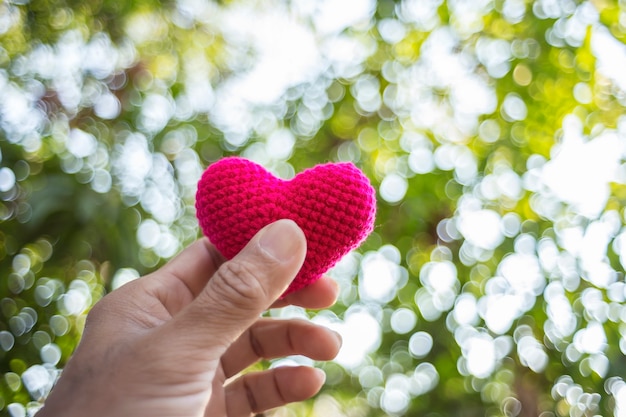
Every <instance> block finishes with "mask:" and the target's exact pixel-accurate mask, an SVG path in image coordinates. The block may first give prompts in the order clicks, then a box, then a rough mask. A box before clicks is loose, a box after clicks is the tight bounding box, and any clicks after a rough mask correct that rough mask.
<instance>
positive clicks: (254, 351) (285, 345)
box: [222, 319, 341, 378]
mask: <svg viewBox="0 0 626 417" xmlns="http://www.w3.org/2000/svg"><path fill="white" fill-rule="evenodd" d="M340 347H341V336H339V334H337V333H335V332H334V331H332V330H330V329H328V328H325V327H322V326H318V325H315V324H313V323H309V322H307V321H304V320H272V319H262V320H259V321H258V322H256V323H255V324H254V325H253V326H252V327H250V328H249V329H248V330H246V331H245V333H243V334H242V335H241V337H239V339H237V341H236V342H235V343H234V344H233V345H232V346H230V348H228V350H227V351H226V353H224V355H223V356H222V368H223V369H224V374H225V375H226V378H230V377H231V376H233V375H235V374H236V373H238V372H240V371H242V370H243V369H245V368H246V367H248V366H249V365H252V364H253V363H255V362H257V361H258V360H260V359H271V358H278V357H282V356H290V355H303V356H306V357H308V358H311V359H313V360H319V361H327V360H331V359H333V358H334V357H335V356H337V353H338V352H339V348H340Z"/></svg>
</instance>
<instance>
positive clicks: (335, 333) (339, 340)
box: [333, 330, 343, 349]
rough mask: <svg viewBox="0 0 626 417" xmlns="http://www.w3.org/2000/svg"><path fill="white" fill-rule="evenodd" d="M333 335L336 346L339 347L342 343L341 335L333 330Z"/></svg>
mask: <svg viewBox="0 0 626 417" xmlns="http://www.w3.org/2000/svg"><path fill="white" fill-rule="evenodd" d="M333 336H335V339H337V347H338V348H339V349H340V348H341V345H343V337H341V335H340V334H339V333H338V332H336V331H334V330H333Z"/></svg>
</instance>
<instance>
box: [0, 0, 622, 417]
mask: <svg viewBox="0 0 626 417" xmlns="http://www.w3.org/2000/svg"><path fill="white" fill-rule="evenodd" d="M624 42H626V2H625V1H623V0H619V1H613V0H590V1H580V0H538V1H528V0H475V1H474V0H450V1H442V0H403V1H391V0H383V1H378V2H375V1H372V0H335V1H333V0H319V1H310V0H291V1H288V0H265V1H254V0H233V1H221V2H215V1H209V0H170V1H165V2H159V1H152V0H131V1H115V0H91V1H76V0H30V1H29V0H3V1H0V147H1V148H0V150H1V152H0V372H1V373H2V374H1V376H2V377H1V378H0V414H1V415H9V416H12V417H18V416H19V417H22V416H32V415H33V414H34V413H35V411H36V410H37V408H38V407H39V406H40V404H41V401H43V399H44V398H45V396H46V394H47V392H48V391H49V389H50V387H51V385H52V383H53V381H54V380H55V378H56V376H57V375H58V373H59V372H60V370H61V369H62V367H63V365H64V363H65V362H66V361H67V359H68V357H69V356H70V354H71V353H72V351H73V349H74V347H75V346H76V343H77V341H78V340H79V338H80V334H81V328H82V325H83V323H84V319H85V314H86V312H87V311H88V310H89V308H90V307H91V306H92V305H93V304H94V303H95V302H96V301H97V300H98V299H99V298H100V297H101V296H102V295H103V294H105V293H106V292H107V291H110V290H111V289H114V288H116V287H119V286H120V285H123V284H124V283H125V282H128V281H129V280H132V279H135V278H137V277H139V276H140V275H142V274H144V273H146V272H149V271H152V270H154V269H155V268H157V267H159V266H160V265H162V264H163V263H164V262H165V261H166V260H167V259H169V258H171V257H172V256H173V255H175V254H176V253H177V252H178V251H179V250H181V249H182V248H183V247H184V246H186V245H188V244H189V243H190V242H192V241H193V240H195V239H196V238H197V237H198V235H199V229H198V226H197V222H196V220H195V215H194V194H195V190H196V183H197V180H198V178H199V176H200V175H201V173H202V171H203V169H204V168H205V167H206V166H207V165H209V164H210V163H211V162H213V161H216V160H218V159H219V158H221V157H224V156H227V155H234V154H236V155H242V156H245V157H247V158H250V159H252V160H254V161H257V162H259V163H261V164H263V165H264V166H265V167H267V168H268V169H270V170H271V171H272V172H274V173H275V174H276V175H279V176H281V177H283V178H291V177H293V176H294V175H295V173H297V172H299V171H301V170H303V169H305V168H308V167H311V166H313V165H315V164H318V163H324V162H328V161H352V162H354V163H355V164H357V166H359V167H360V168H362V169H363V170H364V172H365V173H366V174H367V175H368V177H369V178H370V179H371V181H372V183H373V184H374V186H375V188H376V190H377V193H378V216H377V221H376V229H375V231H374V233H373V234H372V236H371V237H370V238H369V239H368V240H367V241H366V242H365V244H364V245H363V246H362V247H361V248H359V250H357V251H355V252H354V253H351V254H350V255H349V256H347V257H346V258H345V259H344V260H343V261H342V262H341V263H340V264H339V265H338V266H337V267H336V268H334V270H333V271H332V275H333V276H334V277H335V278H336V279H337V281H338V282H339V284H340V286H341V295H340V298H339V301H338V303H337V305H336V306H334V307H333V308H332V309H329V310H324V311H305V310H303V309H300V308H295V307H294V308H286V309H283V310H276V311H271V312H269V313H268V314H270V315H272V316H278V317H306V318H309V319H311V320H313V321H315V322H318V323H322V324H324V325H327V326H329V327H332V328H334V329H336V330H338V331H339V332H341V333H342V335H343V338H344V347H343V349H342V351H341V352H340V355H339V356H338V358H337V359H336V360H335V361H333V362H330V363H326V364H320V366H321V367H322V368H323V369H324V370H325V371H326V374H327V383H326V385H325V387H324V389H323V390H322V392H321V394H320V395H319V396H317V397H316V398H315V399H313V400H311V401H309V402H306V403H303V404H299V405H293V406H291V407H289V408H286V409H283V410H280V411H276V412H274V413H270V414H271V415H273V416H277V417H278V416H280V417H283V416H284V417H303V416H330V417H333V416H346V417H370V416H372V417H373V416H386V415H388V416H427V417H435V416H467V417H470V416H510V417H514V416H521V417H525V416H528V417H530V416H541V417H552V416H572V417H580V416H596V415H615V416H626V382H625V381H624V379H625V378H626V358H625V357H624V354H625V353H626V304H625V300H626V284H625V283H624V265H626V229H625V228H624V223H625V216H626V212H625V211H624V208H623V205H624V202H625V200H626V164H625V157H626V117H625V114H626V113H625V106H626V46H625V45H624ZM293 363H310V361H308V360H307V359H306V358H301V357H294V358H287V359H283V360H280V361H276V362H272V363H268V364H264V365H262V366H281V365H289V364H293ZM103 395H106V393H103Z"/></svg>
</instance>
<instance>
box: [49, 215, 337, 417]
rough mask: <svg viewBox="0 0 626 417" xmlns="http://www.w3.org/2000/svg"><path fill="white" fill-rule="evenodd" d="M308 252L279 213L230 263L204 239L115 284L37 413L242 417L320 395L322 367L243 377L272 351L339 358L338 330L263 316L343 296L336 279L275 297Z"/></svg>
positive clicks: (296, 231)
mask: <svg viewBox="0 0 626 417" xmlns="http://www.w3.org/2000/svg"><path fill="white" fill-rule="evenodd" d="M305 253H306V241H305V238H304V234H303V233H302V231H301V230H300V229H299V228H298V227H297V225H296V224H295V223H294V222H292V221H290V220H280V221H278V222H276V223H273V224H271V225H269V226H267V227H265V228H264V229H262V230H261V231H260V232H259V233H258V234H257V235H256V236H255V237H254V238H253V239H252V240H251V241H250V242H249V243H248V245H247V246H246V247H245V248H244V249H243V250H242V251H241V253H239V255H237V256H236V257H235V258H233V259H232V260H231V261H227V262H224V259H223V258H222V257H221V256H220V255H219V253H218V252H217V250H216V249H215V247H214V246H213V245H211V243H209V241H208V240H207V239H200V240H199V241H197V242H195V243H194V244H192V245H191V246H189V247H188V248H187V249H186V250H184V251H183V252H182V253H181V254H180V255H178V256H177V257H176V258H174V259H173V260H172V261H171V262H169V263H168V264H167V265H165V266H164V267H163V268H161V269H160V270H158V271H156V272H154V273H153V274H150V275H147V276H145V277H143V278H140V279H138V280H135V281H132V282H130V283H128V284H126V285H124V286H122V287H120V288H119V289H117V290H115V291H113V292H111V293H110V294H108V295H107V296H105V297H104V298H103V299H102V300H100V301H99V302H98V303H97V304H96V305H95V306H94V307H93V309H92V310H91V312H90V313H89V315H88V316H87V321H86V325H85V330H84V334H83V339H82V340H81V342H80V344H79V346H78V348H77V349H76V352H75V354H74V356H73V357H72V358H71V359H70V361H69V362H68V364H67V366H66V367H65V370H64V371H63V373H62V375H61V378H60V379H59V381H58V383H57V385H56V386H55V388H54V389H53V390H52V392H51V393H50V396H49V397H48V399H47V401H46V403H45V405H44V408H43V409H42V410H41V411H40V412H39V413H38V414H37V417H52V416H63V417H74V416H81V417H84V416H92V417H100V416H115V417H123V416H146V417H148V416H150V417H156V416H167V417H175V416H181V417H183V416H184V417H191V416H198V417H200V416H206V417H208V416H211V417H223V416H227V417H240V416H250V415H252V414H254V413H259V412H262V411H264V410H267V409H271V408H275V407H278V406H282V405H284V404H286V403H289V402H293V401H301V400H304V399H307V398H310V397H311V396H313V395H315V394H316V393H317V391H318V390H319V389H320V388H321V386H322V384H323V382H324V375H323V373H322V372H321V371H320V370H317V369H314V368H309V367H285V368H275V369H271V370H267V371H263V372H257V373H247V374H244V375H242V376H237V374H238V373H239V372H240V371H242V370H244V369H245V368H246V367H248V366H249V365H251V364H253V363H255V362H257V361H258V360H260V359H263V358H276V357H282V356H287V355H305V356H308V357H309V358H311V359H314V360H329V359H332V358H333V357H335V355H336V354H337V352H338V350H339V347H340V344H341V342H340V338H339V336H338V335H337V334H336V333H334V332H333V331H331V330H328V329H326V328H323V327H319V326H316V325H314V324H312V323H309V322H306V321H302V320H273V319H267V318H260V317H259V316H260V315H261V313H262V312H263V311H264V310H266V309H267V308H269V307H281V306H285V305H287V304H295V305H300V306H303V307H307V308H323V307H326V306H328V305H330V304H332V303H333V302H334V300H335V298H336V295H337V287H336V285H335V284H334V283H333V281H331V280H330V279H329V278H326V277H323V278H321V279H320V280H318V281H317V282H316V283H314V284H312V285H310V286H309V287H307V288H304V289H302V290H300V291H298V292H295V293H292V294H289V295H288V296H287V297H285V299H283V300H278V301H276V300H277V299H278V297H280V295H281V294H282V293H283V291H284V290H285V289H286V288H287V286H288V285H289V283H290V282H291V280H292V279H293V278H294V277H295V275H296V274H297V272H298V270H299V269H300V267H301V266H302V263H303V261H304V257H305ZM231 377H234V378H233V379H232V381H231V380H230V378H231ZM227 380H228V383H227Z"/></svg>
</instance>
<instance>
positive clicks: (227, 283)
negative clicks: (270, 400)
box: [167, 220, 306, 349]
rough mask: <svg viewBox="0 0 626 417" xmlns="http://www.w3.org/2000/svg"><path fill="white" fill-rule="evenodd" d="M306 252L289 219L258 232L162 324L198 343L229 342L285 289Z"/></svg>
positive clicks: (301, 237)
mask: <svg viewBox="0 0 626 417" xmlns="http://www.w3.org/2000/svg"><path fill="white" fill-rule="evenodd" d="M305 255H306V239H305V237H304V233H303V232H302V230H300V228H299V227H298V226H297V225H296V223H295V222H293V221H291V220H279V221H277V222H275V223H273V224H270V225H269V226H266V227H264V228H263V229H261V231H259V232H258V233H257V234H256V235H255V236H254V237H253V238H252V240H251V241H250V242H249V243H248V244H247V245H246V246H245V247H244V248H243V250H242V251H241V252H240V253H239V254H238V255H236V256H235V257H234V258H233V259H232V260H230V261H227V262H225V263H223V264H222V265H221V267H220V268H219V269H218V270H217V272H216V273H215V274H214V275H213V277H212V278H211V279H210V280H209V282H208V283H207V285H206V286H205V287H204V289H203V290H202V291H201V292H200V293H199V294H198V296H197V297H196V299H195V300H194V301H193V302H191V303H190V304H189V305H188V306H187V307H186V308H185V309H184V310H183V311H181V313H180V314H178V315H177V316H175V317H174V319H173V320H170V321H169V322H168V323H167V325H168V328H170V329H171V331H172V332H173V333H174V334H176V335H183V334H184V335H185V337H186V338H187V340H189V341H191V342H193V343H194V344H197V346H198V347H202V348H204V349H206V348H207V347H216V346H220V347H221V348H226V347H227V346H230V345H231V344H232V343H233V342H234V341H235V340H236V339H237V338H238V337H239V336H240V335H241V334H242V333H243V332H244V331H245V330H246V329H247V328H248V327H250V326H251V325H252V324H253V323H254V322H255V321H256V320H258V318H259V315H260V314H261V313H262V312H263V311H264V310H266V309H267V308H268V307H269V306H270V305H271V304H272V303H273V302H274V301H275V300H276V299H277V298H278V297H279V296H280V295H281V294H282V293H283V292H284V290H285V289H286V288H287V286H288V285H289V283H290V282H291V281H292V280H293V278H294V277H295V276H296V274H297V273H298V271H299V270H300V267H301V266H302V263H303V262H304V257H305Z"/></svg>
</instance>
